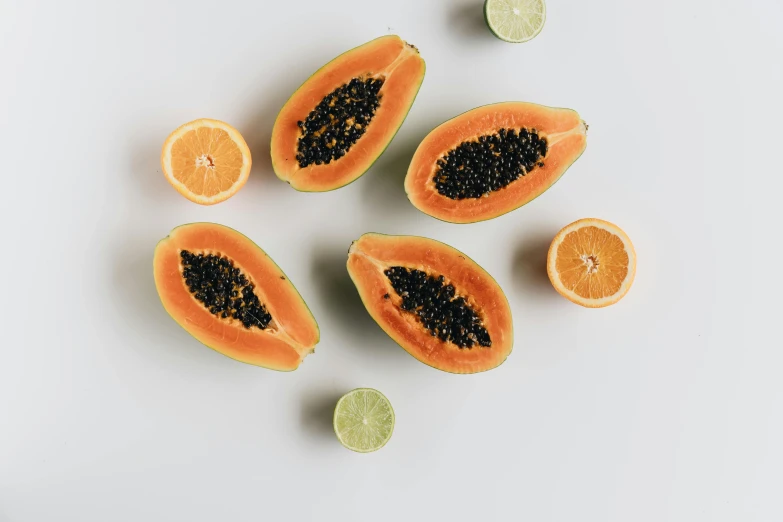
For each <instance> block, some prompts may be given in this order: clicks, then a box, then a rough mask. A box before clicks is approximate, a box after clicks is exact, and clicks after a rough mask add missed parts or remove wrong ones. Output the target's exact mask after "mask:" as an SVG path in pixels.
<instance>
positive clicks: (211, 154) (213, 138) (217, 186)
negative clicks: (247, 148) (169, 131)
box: [171, 127, 243, 197]
mask: <svg viewBox="0 0 783 522" xmlns="http://www.w3.org/2000/svg"><path fill="white" fill-rule="evenodd" d="M242 164H243V157H242V151H241V150H240V149H239V147H238V146H237V144H236V143H235V142H234V140H232V139H231V136H229V134H228V133H227V132H226V131H224V130H223V129H216V128H211V127H201V128H198V129H195V130H191V131H188V132H186V133H185V134H183V135H182V136H181V137H180V138H179V139H178V140H177V141H175V142H174V144H173V145H172V147H171V167H172V171H173V172H172V174H173V175H174V178H175V179H177V181H179V182H181V183H182V184H184V185H185V186H187V187H188V189H189V190H190V191H191V192H192V193H194V194H198V195H201V196H206V197H211V196H215V195H216V194H219V193H221V192H224V191H227V190H229V189H230V188H231V187H232V186H233V185H234V184H235V183H236V182H237V180H239V177H240V174H241V171H242Z"/></svg>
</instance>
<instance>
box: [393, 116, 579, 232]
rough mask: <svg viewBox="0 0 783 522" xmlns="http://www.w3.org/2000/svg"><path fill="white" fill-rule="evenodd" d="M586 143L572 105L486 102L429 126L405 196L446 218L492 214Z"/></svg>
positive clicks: (556, 172)
mask: <svg viewBox="0 0 783 522" xmlns="http://www.w3.org/2000/svg"><path fill="white" fill-rule="evenodd" d="M586 147H587V125H586V124H585V122H584V121H582V119H581V118H580V117H579V114H577V113H576V111H573V110H571V109H558V108H554V107H545V106H543V105H537V104H535V103H525V102H505V103H495V104H492V105H485V106H483V107H478V108H476V109H473V110H470V111H468V112H466V113H464V114H461V115H460V116H457V117H456V118H453V119H451V120H449V121H447V122H445V123H443V124H441V125H440V126H438V127H436V128H435V129H434V130H433V131H432V132H430V133H429V134H428V135H427V136H426V137H425V138H424V140H423V141H422V142H421V144H420V145H419V147H418V148H417V149H416V153H415V154H414V155H413V159H412V160H411V164H410V167H408V174H407V176H406V177H405V192H407V194H408V199H410V201H411V203H413V205H414V206H415V207H416V208H418V209H419V210H421V211H422V212H424V213H425V214H429V215H430V216H433V217H435V218H438V219H441V220H443V221H449V222H452V223H474V222H476V221H484V220H487V219H492V218H495V217H498V216H500V215H503V214H505V213H507V212H510V211H512V210H514V209H516V208H519V207H521V206H522V205H524V204H526V203H529V202H530V201H532V200H534V199H535V198H537V197H538V196H540V195H541V194H543V193H544V192H545V191H546V190H547V189H549V187H551V186H552V185H554V183H555V182H556V181H557V180H558V179H560V177H561V176H562V175H563V174H564V173H565V172H566V170H568V168H569V167H570V166H571V164H573V163H574V162H575V161H576V160H577V159H578V158H579V156H581V155H582V152H584V150H585V148H586Z"/></svg>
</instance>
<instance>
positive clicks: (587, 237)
mask: <svg viewBox="0 0 783 522" xmlns="http://www.w3.org/2000/svg"><path fill="white" fill-rule="evenodd" d="M629 262H630V260H629V258H628V253H627V252H626V250H625V246H624V245H623V242H622V240H621V239H620V238H619V237H617V236H616V235H614V234H612V233H611V232H609V231H607V230H603V229H601V228H598V227H593V226H588V227H583V228H579V229H577V230H574V231H573V232H569V233H568V234H566V236H565V238H563V241H562V243H560V246H559V247H558V248H557V262H556V268H557V273H558V277H559V279H560V281H561V282H562V284H563V286H565V287H566V288H567V289H569V290H571V291H572V292H574V293H575V294H577V295H579V296H580V297H584V298H588V299H600V298H603V297H608V296H611V295H614V294H616V293H617V292H618V291H619V290H620V287H621V285H622V284H623V281H625V278H626V277H627V276H628V265H629Z"/></svg>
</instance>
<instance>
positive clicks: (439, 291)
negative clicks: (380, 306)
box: [384, 266, 492, 348]
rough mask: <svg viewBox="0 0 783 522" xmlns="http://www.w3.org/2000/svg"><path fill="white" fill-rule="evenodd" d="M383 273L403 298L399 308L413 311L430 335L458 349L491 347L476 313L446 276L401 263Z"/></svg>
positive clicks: (485, 330)
mask: <svg viewBox="0 0 783 522" xmlns="http://www.w3.org/2000/svg"><path fill="white" fill-rule="evenodd" d="M384 274H385V275H386V277H387V278H388V279H389V282H390V283H391V286H392V288H393V289H394V291H395V292H396V293H397V295H399V296H400V297H402V302H401V303H400V308H401V309H402V310H403V311H405V312H410V313H414V314H416V316H417V318H418V319H419V321H420V322H421V323H422V325H424V327H425V328H426V329H427V330H428V331H429V333H430V335H432V336H433V337H438V338H439V339H440V340H441V341H443V342H451V343H454V344H455V345H457V346H458V347H460V348H472V347H473V346H475V345H476V344H478V345H479V346H484V347H489V346H492V340H491V339H490V336H489V332H487V329H486V328H485V327H484V324H483V321H482V320H481V318H480V317H479V315H478V314H477V313H476V311H475V310H474V309H473V308H472V307H471V306H470V305H469V304H468V302H467V301H466V300H465V298H464V297H462V296H459V295H457V292H456V289H455V288H454V286H453V285H450V284H446V282H445V277H443V276H442V275H439V276H437V277H436V276H433V275H429V274H427V273H426V272H423V271H421V270H416V269H413V268H406V267H402V266H393V267H391V268H388V269H386V270H385V271H384ZM388 296H389V294H386V295H384V298H388Z"/></svg>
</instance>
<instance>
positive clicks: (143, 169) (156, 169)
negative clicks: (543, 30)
mask: <svg viewBox="0 0 783 522" xmlns="http://www.w3.org/2000/svg"><path fill="white" fill-rule="evenodd" d="M172 130H173V129H172ZM165 140H166V135H156V134H155V132H154V131H153V130H151V129H149V128H143V129H140V130H139V135H137V136H134V137H133V138H131V142H130V143H129V144H128V147H127V150H128V151H129V152H130V158H129V163H130V166H131V168H130V172H131V175H132V176H133V186H135V187H136V188H138V190H139V191H140V192H141V193H142V195H143V196H144V199H145V200H149V201H151V202H153V203H155V204H157V205H167V204H171V203H172V202H173V203H178V202H180V201H181V199H182V196H180V195H179V194H178V193H177V191H176V190H174V187H172V186H171V185H170V184H169V182H168V181H166V178H165V177H164V176H163V170H162V169H161V166H160V150H161V146H162V145H163V142H164V141H165Z"/></svg>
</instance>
